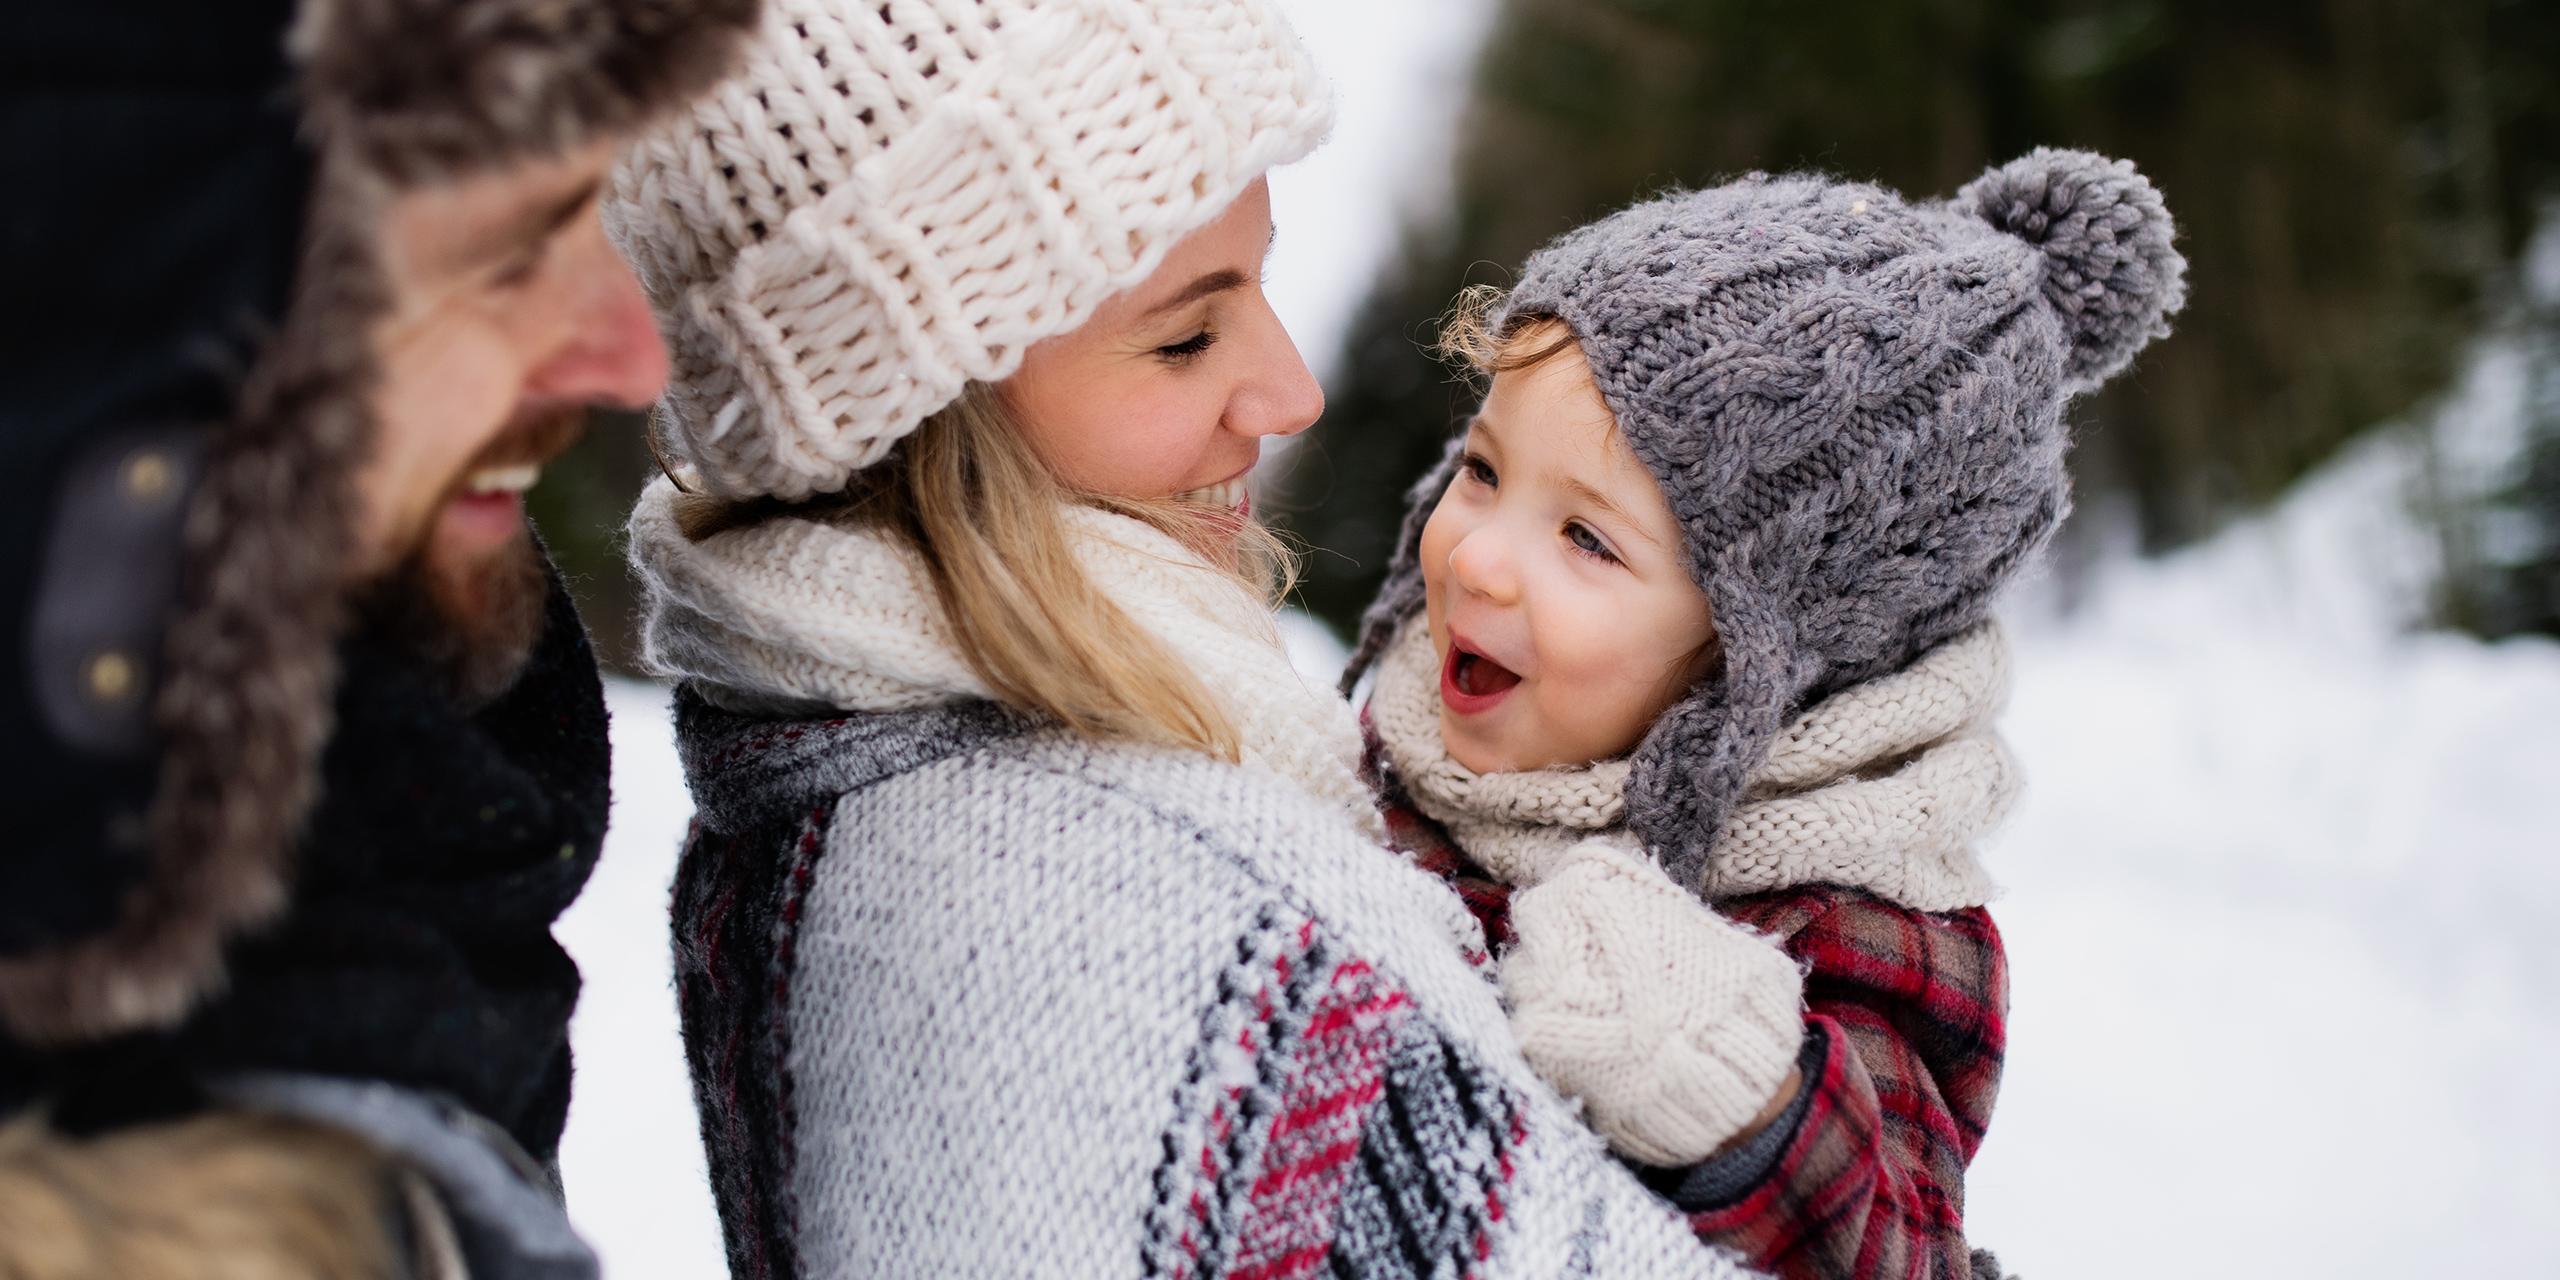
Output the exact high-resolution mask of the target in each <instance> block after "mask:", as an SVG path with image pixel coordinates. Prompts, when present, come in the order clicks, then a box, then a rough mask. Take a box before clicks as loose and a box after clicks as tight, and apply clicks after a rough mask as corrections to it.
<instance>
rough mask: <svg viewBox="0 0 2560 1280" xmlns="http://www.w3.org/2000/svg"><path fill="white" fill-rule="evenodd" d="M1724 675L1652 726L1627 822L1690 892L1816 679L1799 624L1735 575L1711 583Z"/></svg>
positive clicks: (1631, 778) (1720, 575)
mask: <svg viewBox="0 0 2560 1280" xmlns="http://www.w3.org/2000/svg"><path fill="white" fill-rule="evenodd" d="M1708 577H1709V579H1710V580H1709V581H1708V583H1707V584H1706V586H1707V596H1708V599H1710V600H1711V601H1713V602H1714V604H1715V607H1716V611H1717V612H1716V639H1717V643H1718V645H1719V646H1720V647H1721V648H1722V650H1723V654H1722V658H1721V659H1720V661H1719V662H1718V664H1717V669H1716V670H1715V671H1714V672H1713V673H1712V674H1710V675H1709V676H1708V677H1707V678H1706V679H1705V680H1704V681H1702V682H1701V683H1700V684H1699V685H1698V687H1697V688H1696V689H1695V690H1693V691H1691V692H1690V694H1689V696H1688V697H1687V698H1685V699H1683V700H1681V701H1680V702H1678V703H1676V704H1674V705H1673V706H1672V707H1671V709H1670V710H1668V711H1665V712H1663V713H1662V715H1661V716H1660V717H1658V718H1656V719H1655V720H1654V722H1653V728H1652V729H1651V730H1650V731H1648V732H1647V733H1646V734H1645V736H1644V741H1642V742H1641V743H1638V744H1637V746H1636V750H1635V754H1634V756H1633V757H1632V758H1631V759H1630V760H1629V766H1630V768H1629V773H1628V776H1627V824H1628V826H1629V827H1630V828H1631V829H1632V830H1633V831H1634V832H1635V835H1636V838H1637V839H1638V840H1640V841H1642V842H1643V844H1644V848H1645V851H1646V852H1647V853H1649V854H1651V855H1652V856H1653V858H1654V860H1655V861H1657V862H1660V863H1661V864H1662V868H1663V870H1664V871H1666V872H1669V873H1670V875H1671V878H1672V879H1673V880H1675V881H1677V882H1679V883H1680V884H1681V885H1682V886H1684V887H1687V888H1690V889H1696V888H1698V887H1699V886H1700V885H1702V884H1704V883H1705V877H1706V871H1707V859H1708V856H1709V854H1710V853H1712V851H1713V850H1714V849H1715V846H1716V841H1717V839H1718V838H1719V837H1721V836H1722V835H1723V834H1724V827H1725V823H1726V821H1727V820H1728V819H1730V818H1731V817H1732V815H1733V810H1734V808H1735V807H1736V806H1737V805H1738V804H1739V803H1740V802H1741V800H1742V793H1743V789H1744V787H1745V786H1746V785H1748V783H1749V782H1750V779H1751V774H1752V771H1753V770H1755V769H1757V768H1758V767H1759V765H1760V762H1761V760H1762V759H1763V758H1765V757H1766V756H1767V755H1768V753H1769V745H1770V743H1771V742H1772V741H1774V740H1775V739H1776V738H1777V735H1778V731H1779V730H1780V729H1781V728H1783V727H1785V725H1786V723H1787V721H1788V719H1789V718H1790V717H1791V716H1793V714H1794V713H1795V710H1796V704H1797V703H1798V702H1800V701H1801V700H1802V699H1803V697H1804V694H1805V690H1806V689H1807V687H1808V686H1809V685H1811V683H1812V682H1813V679H1814V672H1813V671H1812V670H1811V669H1810V668H1811V667H1812V665H1813V664H1812V661H1811V659H1810V658H1809V657H1808V656H1807V655H1805V654H1803V653H1802V652H1801V646H1799V645H1798V644H1797V643H1796V642H1795V637H1794V630H1795V627H1794V623H1793V622H1792V621H1790V620H1789V618H1788V617H1787V614H1786V612H1785V610H1783V609H1782V608H1780V607H1779V606H1778V604H1777V602H1776V601H1774V600H1772V599H1770V598H1769V597H1768V595H1767V594H1766V593H1764V592H1761V591H1758V590H1754V589H1752V588H1751V587H1750V586H1749V585H1748V581H1747V579H1746V578H1744V576H1743V575H1740V574H1736V573H1734V572H1732V571H1731V570H1730V569H1720V570H1717V571H1711V572H1710V574H1709V575H1708Z"/></svg>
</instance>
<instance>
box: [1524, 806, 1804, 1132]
mask: <svg viewBox="0 0 2560 1280" xmlns="http://www.w3.org/2000/svg"><path fill="white" fill-rule="evenodd" d="M1511 925H1512V929H1513V931H1514V932H1515V934H1516V935H1517V936H1518V939H1519V940H1518V942H1517V944H1516V945H1514V946H1513V948H1512V949H1511V951H1510V952H1509V953H1508V954H1506V955H1505V956H1504V957H1503V960H1502V986H1503V992H1504V995H1505V996H1506V998H1507V999H1508V1001H1509V1003H1510V1005H1511V1017H1512V1027H1513V1030H1514V1031H1515V1033H1516V1034H1517V1035H1518V1036H1519V1038H1520V1048H1521V1051H1522V1052H1523V1053H1524V1054H1526V1055H1527V1057H1528V1059H1529V1064H1530V1065H1531V1066H1532V1067H1535V1068H1536V1069H1537V1071H1538V1073H1539V1074H1540V1075H1542V1076H1544V1077H1546V1079H1547V1081H1548V1082H1549V1083H1550V1084H1553V1085H1554V1086H1555V1087H1556V1088H1557V1089H1558V1090H1560V1091H1561V1092H1563V1093H1564V1094H1566V1095H1567V1096H1569V1097H1574V1098H1579V1099H1581V1101H1582V1103H1583V1106H1584V1109H1585V1115H1586V1117H1587V1118H1588V1119H1589V1121H1590V1123H1591V1127H1592V1128H1593V1129H1594V1130H1596V1131H1598V1132H1599V1133H1600V1135H1601V1136H1602V1137H1604V1138H1607V1139H1608V1140H1609V1145H1610V1146H1612V1147H1614V1148H1616V1149H1617V1150H1618V1151H1619V1152H1621V1153H1622V1154H1624V1155H1627V1156H1629V1157H1631V1158H1633V1159H1636V1160H1639V1161H1642V1162H1644V1163H1647V1164H1653V1165H1662V1166H1666V1167H1676V1166H1681V1165H1689V1164H1695V1163H1697V1162H1699V1161H1701V1160H1704V1159H1706V1158H1707V1157H1708V1156H1710V1155H1712V1154H1714V1153H1715V1151H1716V1150H1717V1149H1718V1148H1720V1147H1723V1146H1724V1145H1726V1144H1727V1143H1728V1142H1730V1141H1733V1140H1734V1139H1737V1138H1739V1137H1742V1136H1746V1135H1748V1134H1749V1133H1752V1132H1756V1131H1757V1129H1758V1128H1759V1127H1760V1126H1763V1125H1766V1124H1767V1123H1768V1119H1769V1117H1773V1116H1775V1115H1777V1114H1778V1113H1779V1112H1780V1111H1781V1110H1782V1109H1783V1107H1784V1104H1785V1102H1786V1100H1787V1096H1788V1095H1790V1094H1791V1093H1792V1090H1791V1089H1790V1088H1788V1085H1789V1083H1790V1081H1791V1080H1792V1079H1793V1076H1794V1071H1795V1063H1796V1052H1797V1050H1798V1049H1799V1048H1800V1047H1801V1046H1802V1044H1803V1040H1804V1016H1803V986H1804V979H1803V975H1802V974H1801V973H1800V972H1799V971H1798V970H1797V968H1796V964H1795V961H1794V960H1793V959H1791V958H1789V957H1788V955H1787V954H1786V953H1785V952H1783V951H1781V950H1779V949H1778V947H1777V946H1776V945H1775V944H1774V943H1771V942H1770V941H1769V940H1767V939H1765V938H1762V937H1760V936H1758V935H1756V934H1753V933H1751V932H1750V931H1748V930H1746V929H1744V928H1742V927H1741V926H1739V925H1736V924H1734V923H1733V922H1731V921H1729V920H1726V919H1724V918H1723V917H1721V916H1719V915H1717V914H1716V913H1715V912H1714V911H1712V910H1710V909H1708V907H1707V906H1706V904H1705V903H1703V902H1700V901H1699V900H1698V899H1697V898H1695V897H1693V896H1691V895H1690V894H1689V893H1688V892H1687V891H1685V890H1683V889H1681V888H1680V887H1679V886H1678V885H1676V884H1673V883H1672V882H1671V879H1670V877H1668V876H1666V875H1664V874H1663V873H1662V869H1661V868H1660V867H1658V866H1656V865H1655V864H1654V863H1653V862H1652V861H1651V860H1650V859H1647V858H1646V857H1645V856H1644V855H1643V854H1642V853H1640V852H1638V851H1636V850H1635V849H1633V848H1631V847H1628V846H1627V845H1626V844H1625V843H1623V842H1621V841H1617V840H1611V839H1608V838H1594V839H1590V840H1585V841H1583V842H1581V843H1579V844H1577V845H1575V846H1573V848H1572V849H1570V850H1569V851H1567V852H1566V854H1565V856H1564V857H1563V858H1562V859H1560V860H1559V861H1558V863H1557V864H1556V866H1555V867H1554V868H1553V869H1552V870H1551V871H1549V872H1548V873H1547V874H1546V876H1545V877H1544V878H1543V879H1541V880H1540V881H1539V882H1538V883H1536V884H1533V885H1530V886H1528V887H1526V888H1524V889H1522V890H1520V891H1519V892H1518V893H1517V894H1515V895H1514V896H1513V898H1512V900H1511Z"/></svg>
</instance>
